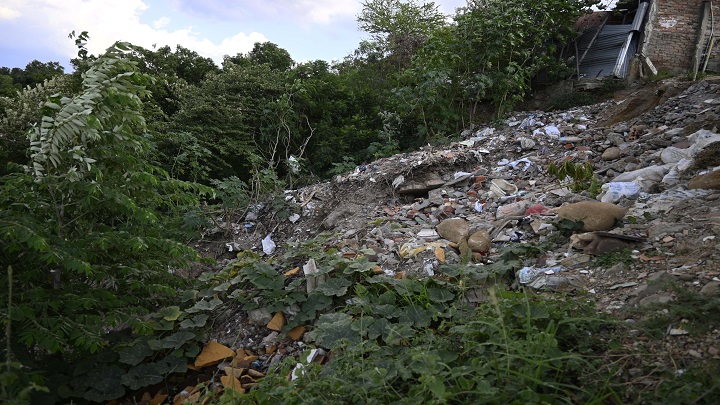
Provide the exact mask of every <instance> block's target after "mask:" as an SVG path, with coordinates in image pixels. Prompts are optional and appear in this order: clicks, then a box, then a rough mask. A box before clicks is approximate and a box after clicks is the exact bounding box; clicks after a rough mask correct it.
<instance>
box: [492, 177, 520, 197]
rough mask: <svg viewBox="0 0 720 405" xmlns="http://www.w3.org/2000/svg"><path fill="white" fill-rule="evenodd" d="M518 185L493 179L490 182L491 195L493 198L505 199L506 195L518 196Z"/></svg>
mask: <svg viewBox="0 0 720 405" xmlns="http://www.w3.org/2000/svg"><path fill="white" fill-rule="evenodd" d="M517 192H518V188H517V186H516V185H514V184H512V183H510V182H508V181H507V180H503V179H493V180H492V181H491V182H490V195H492V196H493V197H503V196H506V195H511V194H517Z"/></svg>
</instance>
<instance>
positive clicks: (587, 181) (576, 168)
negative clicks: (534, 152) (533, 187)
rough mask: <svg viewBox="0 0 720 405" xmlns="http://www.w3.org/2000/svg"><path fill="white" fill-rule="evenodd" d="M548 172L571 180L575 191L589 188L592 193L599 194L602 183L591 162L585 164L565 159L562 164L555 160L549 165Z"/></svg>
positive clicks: (559, 177)
mask: <svg viewBox="0 0 720 405" xmlns="http://www.w3.org/2000/svg"><path fill="white" fill-rule="evenodd" d="M547 171H548V174H550V175H552V176H555V177H557V178H558V180H560V181H566V180H567V181H568V182H569V181H570V180H572V182H571V183H570V184H569V185H570V189H571V190H573V191H574V192H579V191H583V190H588V191H589V192H590V194H591V195H597V194H598V193H599V192H600V186H601V185H602V184H601V183H600V181H599V180H598V178H597V176H596V175H595V173H594V172H593V166H592V163H590V162H585V163H583V164H580V163H575V162H571V161H569V160H565V161H563V162H562V163H561V164H560V165H558V164H556V163H555V162H552V163H550V165H549V166H548V169H547Z"/></svg>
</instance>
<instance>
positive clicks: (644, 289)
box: [630, 271, 675, 305]
mask: <svg viewBox="0 0 720 405" xmlns="http://www.w3.org/2000/svg"><path fill="white" fill-rule="evenodd" d="M647 281H648V282H647V283H644V284H642V285H641V286H640V287H638V288H637V289H636V290H635V291H633V292H632V293H631V294H630V295H634V296H635V298H634V299H631V300H630V304H633V305H634V304H636V303H638V302H640V301H641V300H643V299H644V298H646V297H650V296H651V295H656V294H658V293H659V292H660V291H662V290H663V289H664V288H665V284H666V283H669V282H673V281H675V277H673V275H671V274H670V273H668V272H666V271H659V272H657V273H654V274H652V275H650V277H648V278H647Z"/></svg>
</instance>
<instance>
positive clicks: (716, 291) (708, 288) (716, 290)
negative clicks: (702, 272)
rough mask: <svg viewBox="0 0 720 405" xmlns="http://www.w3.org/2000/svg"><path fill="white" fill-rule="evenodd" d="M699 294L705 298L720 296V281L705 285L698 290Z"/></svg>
mask: <svg viewBox="0 0 720 405" xmlns="http://www.w3.org/2000/svg"><path fill="white" fill-rule="evenodd" d="M700 294H702V295H704V296H706V297H712V296H717V295H720V281H711V282H709V283H707V284H705V285H704V286H703V288H702V289H701V290H700Z"/></svg>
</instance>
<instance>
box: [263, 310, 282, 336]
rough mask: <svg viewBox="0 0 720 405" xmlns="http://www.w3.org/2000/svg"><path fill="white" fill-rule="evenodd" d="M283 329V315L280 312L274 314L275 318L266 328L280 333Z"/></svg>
mask: <svg viewBox="0 0 720 405" xmlns="http://www.w3.org/2000/svg"><path fill="white" fill-rule="evenodd" d="M284 327H285V315H283V313H282V312H276V313H275V316H273V318H272V319H271V320H270V322H269V323H268V324H267V328H268V329H270V330H274V331H277V332H280V331H281V330H282V328H284Z"/></svg>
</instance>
